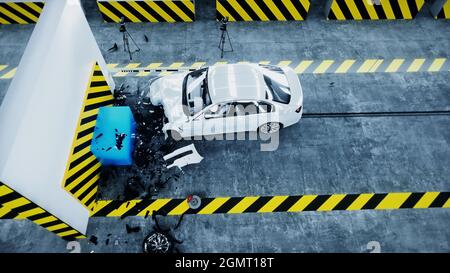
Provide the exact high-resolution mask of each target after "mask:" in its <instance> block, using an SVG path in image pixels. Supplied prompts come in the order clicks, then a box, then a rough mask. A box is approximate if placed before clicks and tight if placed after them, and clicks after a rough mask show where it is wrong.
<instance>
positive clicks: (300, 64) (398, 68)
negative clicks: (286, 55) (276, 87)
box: [111, 58, 450, 77]
mask: <svg viewBox="0 0 450 273" xmlns="http://www.w3.org/2000/svg"><path fill="white" fill-rule="evenodd" d="M224 63H227V62H221V64H224ZM259 63H260V64H273V65H278V66H288V67H291V68H292V69H294V71H295V72H296V73H297V74H330V73H331V74H345V73H357V74H365V73H416V72H449V71H450V61H449V60H448V59H447V58H428V59H427V58H415V59H403V58H394V59H365V60H356V59H346V60H331V59H330V60H302V61H290V60H283V61H278V62H270V61H261V62H259ZM215 64H218V63H215V62H211V63H210V64H208V63H206V62H196V63H193V64H190V63H183V62H175V63H171V64H169V63H168V64H166V65H163V63H161V62H158V63H150V64H148V65H142V66H135V65H134V64H125V65H123V66H121V65H120V66H119V65H115V66H114V67H113V68H111V71H112V72H113V73H115V74H113V75H114V76H115V77H123V76H136V77H145V76H150V75H154V74H155V73H161V74H160V75H165V74H168V72H176V71H193V70H196V69H198V68H200V67H205V66H208V65H215ZM131 66H133V68H130V67H131Z"/></svg>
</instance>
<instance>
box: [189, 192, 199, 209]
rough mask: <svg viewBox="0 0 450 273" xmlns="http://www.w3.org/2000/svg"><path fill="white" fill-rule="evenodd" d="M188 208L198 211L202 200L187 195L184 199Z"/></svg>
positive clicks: (196, 196) (195, 196)
mask: <svg viewBox="0 0 450 273" xmlns="http://www.w3.org/2000/svg"><path fill="white" fill-rule="evenodd" d="M186 200H187V202H188V205H189V208H191V209H198V208H200V206H201V205H202V199H201V198H200V197H199V196H198V195H192V194H191V195H189V196H188V197H187V198H186Z"/></svg>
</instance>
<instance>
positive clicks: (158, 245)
mask: <svg viewBox="0 0 450 273" xmlns="http://www.w3.org/2000/svg"><path fill="white" fill-rule="evenodd" d="M156 216H157V213H156V212H155V211H153V213H152V219H153V220H154V221H155V226H154V227H153V231H152V232H151V233H150V234H149V235H147V236H146V237H145V238H144V243H143V252H144V253H162V254H165V253H174V252H175V253H179V252H180V251H179V249H178V248H176V244H182V243H183V242H182V241H180V240H178V239H176V238H175V237H174V236H173V235H172V233H173V231H174V230H176V229H178V227H179V226H180V224H181V221H182V220H183V216H184V214H183V215H181V217H180V219H179V221H178V223H177V225H176V226H175V227H174V228H167V229H163V228H161V226H160V225H159V221H158V218H157V217H156ZM163 216H164V215H163Z"/></svg>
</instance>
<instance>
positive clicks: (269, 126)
mask: <svg viewBox="0 0 450 273" xmlns="http://www.w3.org/2000/svg"><path fill="white" fill-rule="evenodd" d="M281 127H282V126H281V124H280V123H278V122H268V123H266V124H263V125H261V126H259V129H258V131H259V132H260V133H262V134H273V133H276V132H278V131H280V129H281Z"/></svg>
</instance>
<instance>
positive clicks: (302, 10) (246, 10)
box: [216, 0, 310, 22]
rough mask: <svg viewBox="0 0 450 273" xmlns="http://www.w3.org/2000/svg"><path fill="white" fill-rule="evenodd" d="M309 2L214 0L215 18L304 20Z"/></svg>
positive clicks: (297, 0) (304, 0)
mask: <svg viewBox="0 0 450 273" xmlns="http://www.w3.org/2000/svg"><path fill="white" fill-rule="evenodd" d="M309 7H310V0H216V17H217V19H218V20H222V19H223V18H224V17H228V19H229V20H230V21H232V22H233V21H301V20H305V19H306V17H307V15H308V11H309Z"/></svg>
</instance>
